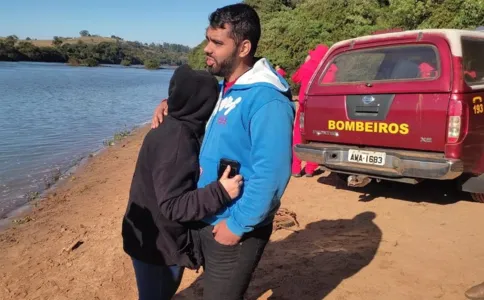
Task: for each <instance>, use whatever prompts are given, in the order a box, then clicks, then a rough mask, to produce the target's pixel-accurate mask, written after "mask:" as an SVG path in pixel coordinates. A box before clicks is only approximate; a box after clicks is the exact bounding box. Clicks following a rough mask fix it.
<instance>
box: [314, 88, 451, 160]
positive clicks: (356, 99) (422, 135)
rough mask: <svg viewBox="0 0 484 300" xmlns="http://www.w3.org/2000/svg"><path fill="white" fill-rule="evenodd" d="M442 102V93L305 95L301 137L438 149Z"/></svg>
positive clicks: (441, 147) (441, 139) (444, 115)
mask: <svg viewBox="0 0 484 300" xmlns="http://www.w3.org/2000/svg"><path fill="white" fill-rule="evenodd" d="M448 103H449V95H448V94H447V93H444V94H435V93H433V94H375V95H322V96H310V97H308V98H307V101H306V104H305V128H306V133H305V139H306V140H310V141H321V142H330V143H339V144H353V145H368V146H379V147H388V148H401V149H418V150H429V151H443V150H444V146H445V143H446V129H447V108H448Z"/></svg>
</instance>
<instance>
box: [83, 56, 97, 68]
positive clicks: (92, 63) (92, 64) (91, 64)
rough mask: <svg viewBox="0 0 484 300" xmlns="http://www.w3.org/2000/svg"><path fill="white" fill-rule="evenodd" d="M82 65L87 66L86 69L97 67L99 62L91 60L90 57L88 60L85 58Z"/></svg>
mask: <svg viewBox="0 0 484 300" xmlns="http://www.w3.org/2000/svg"><path fill="white" fill-rule="evenodd" d="M82 64H83V65H84V66H87V67H97V66H99V62H98V61H97V59H95V58H92V57H90V58H86V59H85V60H84V61H83V62H82Z"/></svg>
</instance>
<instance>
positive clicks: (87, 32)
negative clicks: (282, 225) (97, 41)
mask: <svg viewBox="0 0 484 300" xmlns="http://www.w3.org/2000/svg"><path fill="white" fill-rule="evenodd" d="M79 35H80V36H82V37H86V36H91V35H90V34H89V31H87V30H81V31H79Z"/></svg>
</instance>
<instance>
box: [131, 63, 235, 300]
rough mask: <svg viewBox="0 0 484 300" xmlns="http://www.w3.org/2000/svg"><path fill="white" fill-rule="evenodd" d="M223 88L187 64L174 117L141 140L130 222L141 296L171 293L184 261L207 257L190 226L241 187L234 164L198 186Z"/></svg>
mask: <svg viewBox="0 0 484 300" xmlns="http://www.w3.org/2000/svg"><path fill="white" fill-rule="evenodd" d="M218 94H219V84H218V82H217V80H216V79H215V77H213V76H212V75H210V74H209V73H208V72H206V71H195V70H192V69H191V68H190V67H189V66H188V65H183V66H180V67H179V68H177V69H176V70H175V72H174V74H173V76H172V78H171V80H170V86H169V96H168V103H169V105H170V111H169V113H168V116H167V117H166V121H165V122H163V124H162V125H161V126H159V127H158V128H156V129H152V130H151V131H149V132H148V133H147V135H146V137H145V138H144V141H143V144H142V145H141V148H140V151H139V156H138V160H137V162H136V167H135V171H134V175H133V179H132V183H131V188H130V193H129V201H128V207H127V210H126V213H125V215H124V218H123V224H122V237H123V248H124V251H125V252H126V253H127V254H128V255H130V256H131V258H132V261H133V266H134V270H135V275H136V281H137V285H138V292H139V299H140V300H148V299H156V300H163V299H171V297H172V296H173V295H174V294H175V292H176V290H177V289H178V286H179V284H180V281H181V277H182V275H183V270H184V267H189V268H192V269H195V268H198V267H199V266H200V265H201V264H202V261H201V260H202V255H201V253H200V251H198V249H199V244H198V243H197V237H196V235H192V234H191V230H190V228H192V227H195V224H196V221H200V220H202V219H203V218H204V217H206V216H209V215H212V214H215V213H216V212H217V211H218V210H219V209H221V208H222V207H224V206H226V205H227V204H229V203H230V201H231V200H232V199H234V198H236V197H237V196H238V194H239V192H240V187H241V185H242V177H241V176H240V175H237V176H235V177H232V178H228V174H229V171H230V169H229V168H228V169H227V170H226V171H225V173H224V175H223V176H222V177H221V178H220V180H219V181H216V182H213V183H211V184H210V185H208V186H207V187H205V188H201V189H197V181H198V177H199V175H200V173H199V172H200V167H199V164H198V155H199V152H200V144H201V139H202V136H203V134H204V130H205V124H206V122H207V120H208V118H209V117H210V115H211V113H212V111H213V109H214V107H215V104H216V101H217V99H218Z"/></svg>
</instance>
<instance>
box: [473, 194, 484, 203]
mask: <svg viewBox="0 0 484 300" xmlns="http://www.w3.org/2000/svg"><path fill="white" fill-rule="evenodd" d="M471 197H472V200H474V201H476V202H480V203H484V194H479V193H471Z"/></svg>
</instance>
